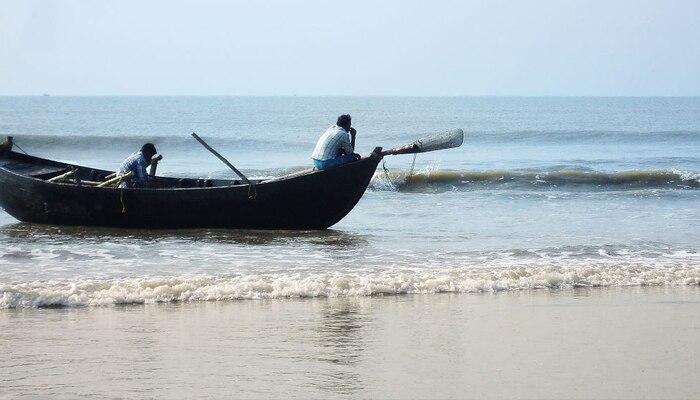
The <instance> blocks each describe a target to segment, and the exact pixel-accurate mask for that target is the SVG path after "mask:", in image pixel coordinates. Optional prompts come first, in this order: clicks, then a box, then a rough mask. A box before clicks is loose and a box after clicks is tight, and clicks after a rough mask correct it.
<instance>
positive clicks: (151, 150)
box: [141, 143, 157, 156]
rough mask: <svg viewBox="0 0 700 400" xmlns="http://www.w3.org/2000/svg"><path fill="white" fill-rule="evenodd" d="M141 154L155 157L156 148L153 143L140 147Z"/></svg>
mask: <svg viewBox="0 0 700 400" xmlns="http://www.w3.org/2000/svg"><path fill="white" fill-rule="evenodd" d="M141 153H143V154H144V155H145V154H150V155H152V156H153V155H155V154H156V153H157V151H156V146H154V145H153V143H146V144H144V145H143V146H141Z"/></svg>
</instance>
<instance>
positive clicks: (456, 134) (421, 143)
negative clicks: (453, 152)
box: [381, 129, 464, 156]
mask: <svg viewBox="0 0 700 400" xmlns="http://www.w3.org/2000/svg"><path fill="white" fill-rule="evenodd" d="M463 142H464V131H462V130H461V129H452V130H450V131H447V132H442V133H436V134H434V135H430V136H428V137H425V138H423V139H418V140H416V141H415V142H413V143H410V144H407V145H404V146H401V147H396V148H393V149H391V150H385V151H382V152H381V155H383V156H387V155H396V154H414V153H425V152H428V151H435V150H444V149H451V148H453V147H459V146H461V145H462V143H463Z"/></svg>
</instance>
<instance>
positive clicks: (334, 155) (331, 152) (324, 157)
mask: <svg viewBox="0 0 700 400" xmlns="http://www.w3.org/2000/svg"><path fill="white" fill-rule="evenodd" d="M351 125H352V118H351V117H350V115H348V114H343V115H341V116H339V117H338V121H337V122H336V123H335V125H333V126H331V127H330V128H328V129H327V130H326V132H324V133H323V135H321V138H320V139H318V143H316V148H315V149H314V152H313V154H312V155H311V158H313V160H314V167H315V168H316V169H328V168H332V167H337V166H339V165H342V164H345V163H348V162H350V161H355V160H357V159H359V158H360V155H359V154H355V153H354V151H355V135H356V134H357V131H356V130H355V128H353V127H352V126H351Z"/></svg>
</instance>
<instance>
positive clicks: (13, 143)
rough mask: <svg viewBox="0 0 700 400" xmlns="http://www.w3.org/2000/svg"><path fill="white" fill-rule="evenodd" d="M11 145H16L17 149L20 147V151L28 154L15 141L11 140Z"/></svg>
mask: <svg viewBox="0 0 700 400" xmlns="http://www.w3.org/2000/svg"><path fill="white" fill-rule="evenodd" d="M12 145H13V146H15V147H17V148H18V149H20V150H21V151H22V153H24V154H26V155H29V153H27V152H26V151H24V149H23V148H21V147H19V145H18V144H17V143H15V142H12Z"/></svg>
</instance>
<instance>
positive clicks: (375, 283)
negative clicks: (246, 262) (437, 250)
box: [0, 264, 700, 308]
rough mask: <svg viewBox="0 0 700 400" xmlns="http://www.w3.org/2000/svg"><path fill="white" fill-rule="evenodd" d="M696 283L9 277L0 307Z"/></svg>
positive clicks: (699, 271) (407, 275) (683, 278)
mask: <svg viewBox="0 0 700 400" xmlns="http://www.w3.org/2000/svg"><path fill="white" fill-rule="evenodd" d="M698 284H700V267H698V266H695V265H674V266H658V265H657V266H652V265H639V264H627V265H624V264H622V265H620V264H611V265H593V264H592V265H579V266H571V265H549V266H546V267H545V266H511V267H507V268H455V269H450V270H428V269H419V270H404V271H381V272H371V273H366V272H365V273H362V272H358V273H347V272H346V273H341V272H338V273H275V274H245V275H220V276H212V275H202V276H194V275H188V276H177V277H162V278H157V277H151V278H123V279H81V280H76V281H67V280H66V281H35V282H23V283H14V284H9V285H5V286H2V287H0V308H22V307H81V306H105V305H120V304H145V303H171V302H195V301H233V300H253V299H285V298H314V297H351V296H382V295H402V294H435V293H482V292H498V291H517V290H532V289H571V288H578V287H624V286H681V285H684V286H685V285H698Z"/></svg>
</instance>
